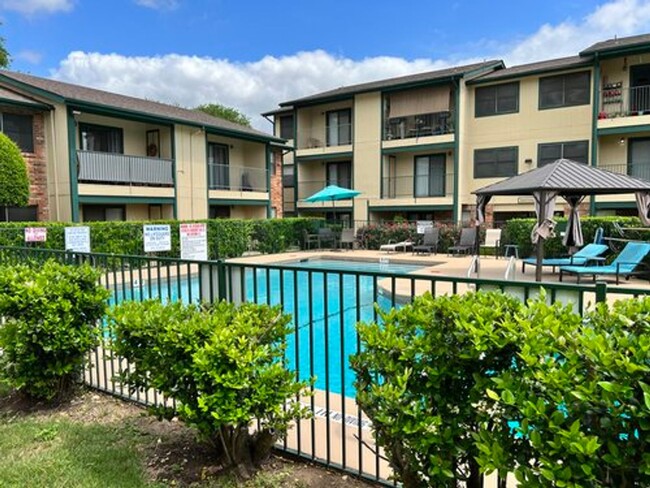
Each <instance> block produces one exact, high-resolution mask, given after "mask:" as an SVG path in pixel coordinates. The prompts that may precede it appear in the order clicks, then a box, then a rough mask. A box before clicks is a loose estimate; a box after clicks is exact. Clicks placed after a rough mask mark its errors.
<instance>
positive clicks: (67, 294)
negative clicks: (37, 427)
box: [0, 261, 108, 400]
mask: <svg viewBox="0 0 650 488" xmlns="http://www.w3.org/2000/svg"><path fill="white" fill-rule="evenodd" d="M98 278H99V275H98V273H97V272H96V271H94V270H93V269H92V268H90V267H89V266H66V265H62V264H59V263H57V262H54V261H47V262H45V263H44V264H42V265H41V266H39V267H30V266H26V265H17V266H10V267H7V266H5V267H1V268H0V316H2V317H4V319H5V323H4V324H2V325H0V351H2V352H1V353H0V366H1V371H2V373H3V374H4V376H5V377H6V378H7V380H8V382H9V383H10V384H11V385H12V386H13V387H14V388H16V389H17V390H18V391H20V392H24V393H25V394H27V395H29V396H31V397H34V398H37V399H44V400H54V399H59V400H60V399H63V398H64V397H65V396H67V395H68V394H69V393H70V391H71V388H72V387H73V385H74V382H75V381H77V380H78V379H79V375H80V373H81V371H82V368H83V362H84V358H85V355H86V354H87V352H88V351H90V350H92V349H93V348H94V347H96V346H97V341H98V338H99V334H100V330H99V327H97V322H98V320H99V319H100V318H101V317H102V316H103V314H104V311H105V307H106V300H107V298H108V292H107V291H106V290H105V289H104V288H102V287H101V286H99V285H98V282H97V280H98Z"/></svg>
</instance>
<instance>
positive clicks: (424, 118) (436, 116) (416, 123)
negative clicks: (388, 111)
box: [384, 111, 454, 141]
mask: <svg viewBox="0 0 650 488" xmlns="http://www.w3.org/2000/svg"><path fill="white" fill-rule="evenodd" d="M453 132H454V122H453V120H452V115H451V112H449V111H445V112H435V113H428V114H419V115H409V116H405V117H395V118H389V119H385V120H384V140H385V141H393V140H399V139H413V138H419V137H428V136H436V135H444V134H452V133H453Z"/></svg>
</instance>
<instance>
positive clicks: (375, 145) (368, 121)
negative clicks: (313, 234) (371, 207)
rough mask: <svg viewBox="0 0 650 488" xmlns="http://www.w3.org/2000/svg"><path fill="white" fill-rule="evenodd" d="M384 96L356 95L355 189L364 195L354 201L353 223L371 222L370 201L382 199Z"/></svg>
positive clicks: (353, 167)
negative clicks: (382, 109)
mask: <svg viewBox="0 0 650 488" xmlns="http://www.w3.org/2000/svg"><path fill="white" fill-rule="evenodd" d="M381 107H382V98H381V93H379V92H372V93H362V94H360V95H356V96H355V103H354V112H353V113H352V116H353V120H354V129H355V130H354V132H353V134H352V135H353V137H354V160H353V162H352V173H353V181H354V189H355V190H358V191H360V192H361V195H359V196H358V197H357V198H355V202H354V215H353V216H352V218H353V220H367V219H368V208H367V203H366V202H367V201H368V200H370V199H373V198H378V197H379V196H380V191H381V182H380V171H381V163H382V158H381V117H382V112H381Z"/></svg>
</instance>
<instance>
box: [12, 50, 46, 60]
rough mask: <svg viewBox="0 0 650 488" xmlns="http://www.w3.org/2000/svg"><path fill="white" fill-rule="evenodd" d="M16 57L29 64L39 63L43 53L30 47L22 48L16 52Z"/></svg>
mask: <svg viewBox="0 0 650 488" xmlns="http://www.w3.org/2000/svg"><path fill="white" fill-rule="evenodd" d="M14 57H15V58H16V59H22V60H23V61H27V62H28V63H30V64H39V63H40V62H41V60H42V59H43V54H42V53H39V52H38V51H33V50H31V49H24V50H22V51H20V52H18V53H17V54H16V55H15V56H14Z"/></svg>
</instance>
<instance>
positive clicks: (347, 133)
mask: <svg viewBox="0 0 650 488" xmlns="http://www.w3.org/2000/svg"><path fill="white" fill-rule="evenodd" d="M349 144H352V124H351V123H349V124H338V125H337V126H334V127H327V128H321V129H301V128H300V127H299V128H298V149H316V148H322V147H336V146H346V145H349Z"/></svg>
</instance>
